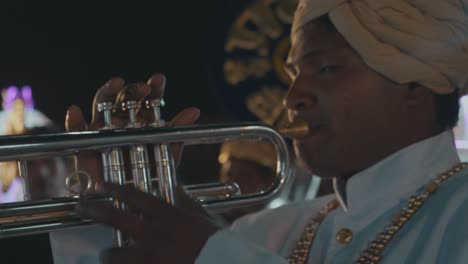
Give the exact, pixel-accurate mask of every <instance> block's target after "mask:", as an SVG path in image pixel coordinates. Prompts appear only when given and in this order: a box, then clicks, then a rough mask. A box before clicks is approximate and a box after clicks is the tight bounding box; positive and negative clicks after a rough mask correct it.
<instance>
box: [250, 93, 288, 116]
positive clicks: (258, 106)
mask: <svg viewBox="0 0 468 264" xmlns="http://www.w3.org/2000/svg"><path fill="white" fill-rule="evenodd" d="M285 95H286V92H285V91H283V90H281V88H279V87H264V88H263V89H261V90H259V91H256V92H254V93H252V94H251V95H250V96H248V97H247V101H246V105H247V108H248V109H249V111H250V112H252V114H254V115H255V116H256V117H258V119H259V120H261V121H262V122H264V123H266V124H269V125H273V123H274V122H275V121H276V120H277V119H278V117H279V116H280V114H281V112H282V111H283V99H284V96H285Z"/></svg>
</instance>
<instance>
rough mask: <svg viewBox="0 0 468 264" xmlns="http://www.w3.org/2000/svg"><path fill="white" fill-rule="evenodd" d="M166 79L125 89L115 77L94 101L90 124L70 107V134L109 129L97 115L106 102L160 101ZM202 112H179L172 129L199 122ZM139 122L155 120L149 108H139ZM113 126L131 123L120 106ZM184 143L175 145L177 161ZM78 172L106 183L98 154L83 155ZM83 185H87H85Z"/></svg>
mask: <svg viewBox="0 0 468 264" xmlns="http://www.w3.org/2000/svg"><path fill="white" fill-rule="evenodd" d="M165 85H166V78H165V76H164V75H162V74H154V75H153V76H151V78H149V80H148V81H147V82H146V83H137V84H133V85H129V86H126V85H125V83H124V80H123V79H122V78H118V77H115V78H112V79H110V80H109V81H108V82H107V83H106V84H104V85H103V86H101V87H100V88H99V89H98V91H97V92H96V95H95V96H94V100H93V106H92V107H93V109H92V118H91V122H90V123H87V122H86V120H85V118H84V116H83V112H82V111H81V109H80V108H79V107H78V106H75V105H72V106H70V107H69V108H68V111H67V115H66V118H65V128H66V130H67V131H68V132H77V131H86V130H100V129H103V128H104V127H105V126H106V123H105V118H104V115H103V113H101V112H98V110H97V109H98V104H100V103H103V102H112V103H113V104H114V105H115V106H120V105H121V104H122V102H125V101H128V100H133V101H136V102H138V104H139V105H141V103H142V102H144V101H145V100H152V99H157V98H161V97H162V96H163V94H164V89H165ZM199 115H200V110H199V109H198V108H195V107H189V108H186V109H184V110H182V111H181V112H179V113H178V114H177V115H176V116H175V117H174V118H173V119H172V121H171V122H169V124H168V125H169V126H178V125H190V124H193V123H195V122H196V121H197V119H198V117H199ZM136 121H137V122H138V123H139V124H141V125H144V124H149V123H151V122H153V121H154V115H153V114H152V113H151V110H150V109H146V108H145V107H140V108H139V109H138V110H137V116H136ZM111 124H112V125H113V126H114V127H125V126H127V124H128V113H127V112H125V111H122V109H121V107H115V111H114V112H113V113H112V116H111ZM182 148H183V146H182V144H173V145H172V146H171V153H172V155H173V156H174V160H175V161H177V162H178V161H179V159H180V155H181V153H182ZM76 163H77V164H76V167H77V168H76V169H77V170H81V171H85V172H87V173H88V174H89V175H91V177H92V179H93V181H95V183H97V184H99V183H102V182H103V177H102V175H103V173H102V167H101V166H100V164H99V157H98V154H97V153H80V155H79V156H78V157H77V159H76ZM82 186H86V184H85V183H82Z"/></svg>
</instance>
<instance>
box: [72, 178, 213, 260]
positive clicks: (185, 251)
mask: <svg viewBox="0 0 468 264" xmlns="http://www.w3.org/2000/svg"><path fill="white" fill-rule="evenodd" d="M102 192H104V193H106V194H108V195H110V196H112V197H113V198H115V199H117V200H119V201H121V202H124V203H125V204H126V206H127V209H128V210H127V211H122V210H119V209H117V208H115V207H114V206H113V205H112V204H109V203H99V202H93V203H91V202H86V201H84V202H82V203H81V204H80V208H79V211H80V213H81V214H82V215H84V216H85V217H90V218H92V219H94V220H95V221H97V222H100V223H104V224H106V225H110V226H112V227H114V228H117V229H119V230H120V231H122V232H123V233H125V234H126V235H127V236H130V238H131V243H130V245H128V246H127V247H122V248H117V247H116V248H109V249H106V250H104V251H102V252H101V255H100V257H101V262H102V263H106V264H108V263H112V264H118V263H194V262H195V259H196V258H197V256H198V255H199V252H200V250H201V249H202V248H203V246H204V244H205V243H206V241H207V240H208V238H209V237H210V236H211V235H213V234H214V233H215V232H216V231H217V230H218V229H219V227H218V226H217V225H216V224H214V223H213V222H212V220H211V219H210V218H209V217H207V216H206V215H203V214H201V213H200V211H198V210H197V208H195V207H192V209H189V208H190V207H191V206H196V205H195V204H193V201H191V200H186V199H189V198H188V197H187V196H185V195H183V194H182V192H176V195H177V196H178V197H177V200H178V201H179V202H182V203H181V204H180V203H179V206H176V207H174V206H171V205H169V204H167V203H165V202H164V201H162V200H161V199H158V198H157V197H155V196H152V195H149V194H146V193H143V192H141V191H139V190H137V189H135V188H132V187H123V186H120V185H114V184H105V185H103V187H102ZM181 200H182V201H181ZM187 205H189V206H187ZM180 206H183V207H182V208H181V207H180Z"/></svg>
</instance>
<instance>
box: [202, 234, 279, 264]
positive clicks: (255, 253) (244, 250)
mask: <svg viewBox="0 0 468 264" xmlns="http://www.w3.org/2000/svg"><path fill="white" fill-rule="evenodd" d="M195 263H196V264H213V263H223V264H234V263H235V264H239V263H243V264H254V263H255V264H257V263H269V264H287V263H288V261H287V260H286V259H284V258H283V257H281V256H279V255H276V254H275V253H273V252H270V251H268V250H267V249H265V248H262V247H261V246H259V245H256V244H255V243H252V242H250V241H248V240H245V239H243V238H241V237H240V236H238V235H236V234H235V233H233V232H232V231H230V230H228V229H224V230H221V231H218V232H217V233H215V234H214V235H213V236H211V237H210V238H209V239H208V241H207V243H206V244H205V246H204V247H203V249H202V251H201V252H200V255H199V256H198V258H197V260H196V261H195Z"/></svg>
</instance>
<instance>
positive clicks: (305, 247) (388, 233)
mask: <svg viewBox="0 0 468 264" xmlns="http://www.w3.org/2000/svg"><path fill="white" fill-rule="evenodd" d="M467 165H468V163H466V162H462V163H459V164H458V165H456V166H455V167H453V168H452V169H450V170H449V171H447V172H445V173H442V174H441V175H439V176H438V177H437V178H436V179H435V180H433V181H432V182H429V183H428V184H427V185H426V186H425V188H424V191H423V192H422V193H420V194H417V195H413V196H411V197H410V198H409V199H408V205H407V207H405V208H403V209H402V210H401V211H400V212H399V213H398V214H396V215H395V216H394V218H393V221H392V223H391V224H389V225H388V226H387V227H386V228H385V231H383V232H381V233H379V234H378V235H377V237H376V238H375V239H374V240H372V241H371V242H370V243H369V246H368V247H367V249H365V250H363V251H362V253H361V255H360V256H359V258H358V260H357V261H356V263H358V264H361V263H379V262H380V260H381V259H382V252H383V251H384V250H385V248H386V247H387V245H388V244H389V243H390V242H391V240H392V239H393V237H395V235H396V234H397V233H398V232H399V231H400V230H401V229H402V228H403V226H404V225H405V224H407V223H408V222H409V221H410V220H411V218H412V217H413V216H414V215H415V214H416V213H417V212H418V210H419V209H420V208H421V207H422V206H423V205H424V203H425V202H426V200H427V199H428V197H429V196H430V195H431V194H433V193H435V192H436V191H437V189H438V188H439V187H440V184H441V183H442V182H444V181H445V180H447V179H448V178H450V177H451V176H453V175H455V174H456V173H458V172H459V171H461V170H462V169H464V168H465V167H466V166H467ZM336 203H337V201H336V200H333V201H331V202H330V203H329V204H327V205H326V206H325V207H324V208H322V210H321V211H320V212H319V214H318V215H317V216H315V217H314V218H312V220H311V223H310V224H308V225H307V226H306V228H305V230H304V232H303V234H302V236H301V239H300V240H299V241H298V242H297V245H296V248H295V249H294V251H293V252H292V253H291V255H290V257H289V258H288V262H289V263H300V264H304V263H307V259H308V257H309V252H310V248H311V246H312V242H313V240H314V238H315V234H316V232H317V229H318V227H319V225H320V223H321V222H322V221H323V219H324V218H325V216H327V215H328V214H329V212H331V211H332V210H335V209H336V208H338V206H336V207H335V206H334V205H335V204H336Z"/></svg>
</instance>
